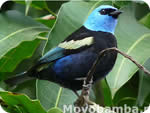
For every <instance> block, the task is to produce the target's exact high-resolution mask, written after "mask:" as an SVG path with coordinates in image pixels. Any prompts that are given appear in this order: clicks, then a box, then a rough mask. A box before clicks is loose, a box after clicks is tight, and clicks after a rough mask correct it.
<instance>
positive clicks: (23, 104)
mask: <svg viewBox="0 0 150 113" xmlns="http://www.w3.org/2000/svg"><path fill="white" fill-rule="evenodd" d="M0 96H1V98H2V100H3V101H4V102H5V104H7V105H8V107H9V106H10V107H13V108H14V109H16V108H17V109H18V110H20V113H47V112H46V111H45V110H44V109H43V107H42V106H41V105H40V103H39V101H37V100H31V99H29V98H28V97H27V96H26V95H23V94H16V93H11V92H6V91H0Z"/></svg>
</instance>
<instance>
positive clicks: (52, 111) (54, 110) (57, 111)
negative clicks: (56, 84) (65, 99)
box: [48, 108, 63, 113]
mask: <svg viewBox="0 0 150 113" xmlns="http://www.w3.org/2000/svg"><path fill="white" fill-rule="evenodd" d="M48 113H63V112H62V111H61V109H59V108H51V109H50V110H48Z"/></svg>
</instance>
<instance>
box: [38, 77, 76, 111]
mask: <svg viewBox="0 0 150 113" xmlns="http://www.w3.org/2000/svg"><path fill="white" fill-rule="evenodd" d="M60 88H61V87H60V86H59V85H57V84H55V83H52V82H49V81H43V80H38V81H37V93H36V95H37V99H39V100H40V102H41V104H42V105H43V106H44V108H45V109H47V110H48V109H50V108H52V107H59V108H63V105H70V104H73V103H74V102H75V100H76V99H77V96H76V95H75V94H74V93H73V91H71V90H69V89H65V88H62V89H60Z"/></svg>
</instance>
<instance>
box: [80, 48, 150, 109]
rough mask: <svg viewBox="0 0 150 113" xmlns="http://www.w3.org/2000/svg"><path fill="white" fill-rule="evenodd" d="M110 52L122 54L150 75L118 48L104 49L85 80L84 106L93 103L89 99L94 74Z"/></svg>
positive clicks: (82, 94) (83, 89) (147, 72)
mask: <svg viewBox="0 0 150 113" xmlns="http://www.w3.org/2000/svg"><path fill="white" fill-rule="evenodd" d="M108 51H116V52H117V53H120V54H121V55H122V56H124V57H125V58H127V59H129V60H131V61H132V62H133V63H134V64H135V65H136V66H137V67H138V68H139V69H141V70H143V71H144V73H146V74H148V75H150V72H149V71H148V70H147V69H146V68H145V67H143V66H142V65H141V64H139V63H138V62H137V61H136V60H134V59H133V58H132V57H131V56H129V55H127V54H126V53H123V52H122V51H120V50H119V49H117V48H116V47H112V48H107V49H104V50H102V51H101V52H99V54H98V57H97V59H96V60H95V62H94V63H93V65H92V67H91V69H90V70H89V72H88V74H87V77H86V79H85V80H84V84H83V88H82V93H81V96H80V97H81V98H82V99H84V100H85V102H84V104H85V103H89V104H90V103H92V102H90V101H89V100H88V98H89V90H90V88H91V84H92V83H91V82H92V79H93V74H94V72H95V70H96V66H97V64H99V62H100V59H101V58H102V57H103V56H104V55H105V54H106V52H108ZM81 98H79V99H78V100H79V102H77V105H78V103H79V105H80V101H81V100H80V99H81ZM78 100H77V101H78ZM82 103H83V100H82ZM80 106H81V105H80Z"/></svg>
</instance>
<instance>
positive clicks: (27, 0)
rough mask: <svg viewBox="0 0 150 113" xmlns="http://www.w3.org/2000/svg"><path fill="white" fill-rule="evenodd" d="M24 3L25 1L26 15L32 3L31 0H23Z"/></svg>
mask: <svg viewBox="0 0 150 113" xmlns="http://www.w3.org/2000/svg"><path fill="white" fill-rule="evenodd" d="M25 3H26V10H25V15H26V16H27V15H28V12H29V8H30V5H31V4H32V0H25Z"/></svg>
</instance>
